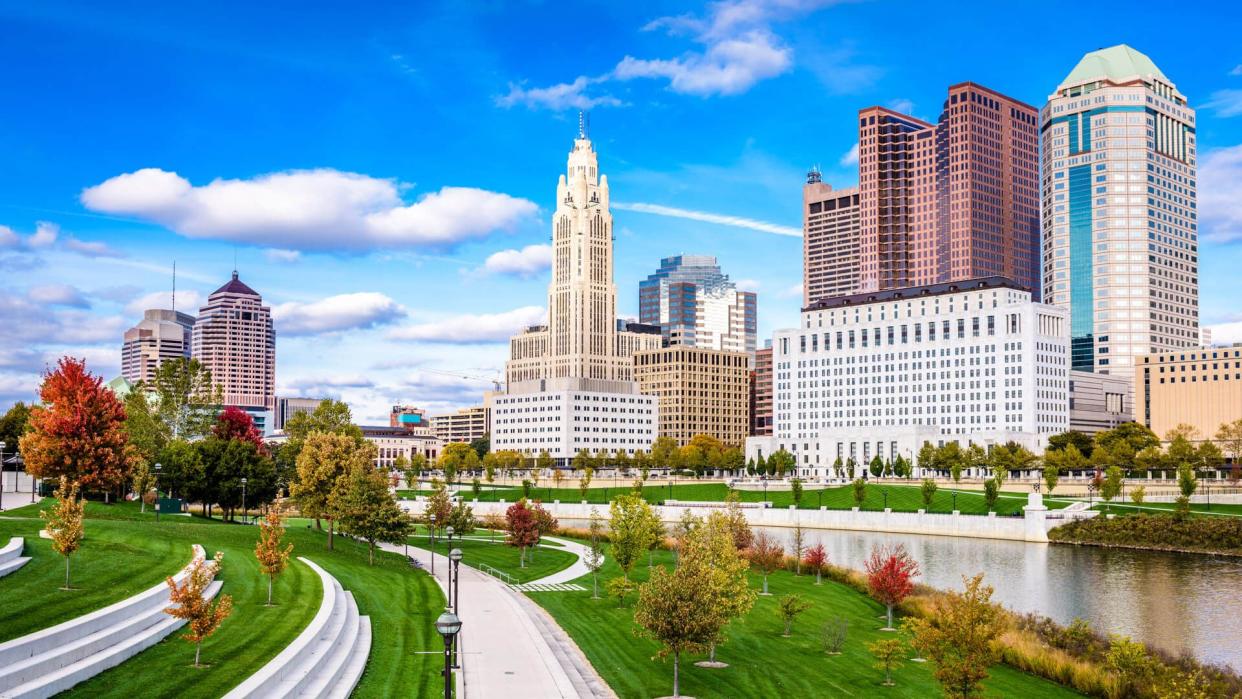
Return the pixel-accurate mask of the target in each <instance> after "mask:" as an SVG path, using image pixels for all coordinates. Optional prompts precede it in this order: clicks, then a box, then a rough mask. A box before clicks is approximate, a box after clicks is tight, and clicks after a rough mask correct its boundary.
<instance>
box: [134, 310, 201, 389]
mask: <svg viewBox="0 0 1242 699" xmlns="http://www.w3.org/2000/svg"><path fill="white" fill-rule="evenodd" d="M193 336H194V316H192V315H190V314H188V313H178V312H177V311H170V310H164V309H158V308H153V309H150V310H147V311H143V313H142V320H140V321H138V324H137V325H135V326H134V327H132V328H130V329H129V330H126V331H125V340H124V343H123V344H122V345H121V376H124V377H125V378H126V379H128V380H129V381H130V382H132V383H138V382H143V383H146V384H151V383H153V382H154V381H155V375H156V374H157V373H158V372H159V370H160V365H161V364H163V363H164V361H165V360H168V359H185V358H188V357H189V356H190V349H191V346H192V344H193Z"/></svg>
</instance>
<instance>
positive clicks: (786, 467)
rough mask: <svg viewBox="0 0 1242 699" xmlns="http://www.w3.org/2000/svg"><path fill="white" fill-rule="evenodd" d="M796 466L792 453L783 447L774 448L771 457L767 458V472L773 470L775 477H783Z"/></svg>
mask: <svg viewBox="0 0 1242 699" xmlns="http://www.w3.org/2000/svg"><path fill="white" fill-rule="evenodd" d="M796 466H797V461H796V460H795V459H794V455H793V454H790V453H789V452H787V451H785V450H784V449H778V450H776V452H775V453H773V454H772V458H770V459H768V472H769V473H772V472H773V471H775V473H776V476H777V477H784V475H785V474H786V473H790V472H792V471H794V468H795V467H796Z"/></svg>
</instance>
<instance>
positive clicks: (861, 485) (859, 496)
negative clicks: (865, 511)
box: [853, 478, 867, 508]
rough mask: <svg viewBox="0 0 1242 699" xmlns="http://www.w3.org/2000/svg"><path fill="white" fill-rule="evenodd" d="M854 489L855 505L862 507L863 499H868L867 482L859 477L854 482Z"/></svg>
mask: <svg viewBox="0 0 1242 699" xmlns="http://www.w3.org/2000/svg"><path fill="white" fill-rule="evenodd" d="M853 489H854V507H857V508H862V504H863V501H864V500H866V499H867V482H866V481H864V480H863V479H861V478H857V479H855V480H854V483H853Z"/></svg>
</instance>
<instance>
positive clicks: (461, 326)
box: [388, 306, 547, 345]
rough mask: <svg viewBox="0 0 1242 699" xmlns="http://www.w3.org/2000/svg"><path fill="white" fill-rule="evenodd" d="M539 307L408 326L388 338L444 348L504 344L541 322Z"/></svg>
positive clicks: (541, 308) (466, 315)
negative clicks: (479, 344)
mask: <svg viewBox="0 0 1242 699" xmlns="http://www.w3.org/2000/svg"><path fill="white" fill-rule="evenodd" d="M546 315H547V314H546V312H545V311H544V309H543V307H542V306H523V307H522V308H515V309H514V310H512V311H506V312H504V313H484V314H480V315H471V314H463V315H459V316H456V317H453V318H447V319H445V320H438V321H431V322H427V323H419V324H417V325H408V326H406V327H403V328H396V329H394V330H393V331H392V332H390V333H389V334H388V336H389V337H390V338H392V339H394V340H419V341H422V342H443V343H447V344H463V345H464V344H474V343H481V342H506V341H508V339H509V337H510V336H512V335H514V334H516V333H517V332H518V331H520V330H521V329H523V328H525V327H528V326H531V325H538V324H540V323H542V322H543V321H544V318H545V317H546Z"/></svg>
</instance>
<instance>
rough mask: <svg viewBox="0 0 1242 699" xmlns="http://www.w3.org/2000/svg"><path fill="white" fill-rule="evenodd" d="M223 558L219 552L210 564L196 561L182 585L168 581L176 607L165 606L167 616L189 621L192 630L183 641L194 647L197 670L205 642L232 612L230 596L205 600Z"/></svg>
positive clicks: (201, 560) (169, 594)
mask: <svg viewBox="0 0 1242 699" xmlns="http://www.w3.org/2000/svg"><path fill="white" fill-rule="evenodd" d="M223 558H224V554H223V553H221V552H219V551H217V552H216V557H215V559H213V560H211V561H205V560H203V559H195V560H194V562H193V563H191V564H190V572H189V573H188V574H187V575H186V576H185V580H184V581H183V582H182V583H181V584H177V581H176V580H174V579H172V578H168V579H167V580H166V581H165V582H166V583H167V584H168V588H169V593H168V601H169V602H171V603H172V604H173V605H176V606H172V607H166V608H165V609H164V613H165V614H169V615H171V616H174V617H177V618H178V619H185V620H186V621H187V622H189V627H190V628H189V630H188V631H186V632H185V634H184V635H183V636H182V638H184V639H185V640H187V641H189V642H190V643H193V644H194V667H202V665H201V664H199V658H200V655H201V653H202V650H203V640H204V639H206V638H208V637H209V636H211V635H212V634H213V633H215V632H216V629H218V628H220V624H221V622H223V621H224V620H225V619H227V618H228V616H229V614H231V613H232V612H233V598H232V596H230V595H219V596H217V598H216V599H215V600H214V601H213V600H207V599H204V598H203V593H205V592H206V591H207V586H208V585H210V584H211V581H212V578H214V577H215V576H216V573H218V572H219V570H220V561H221V559H223Z"/></svg>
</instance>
